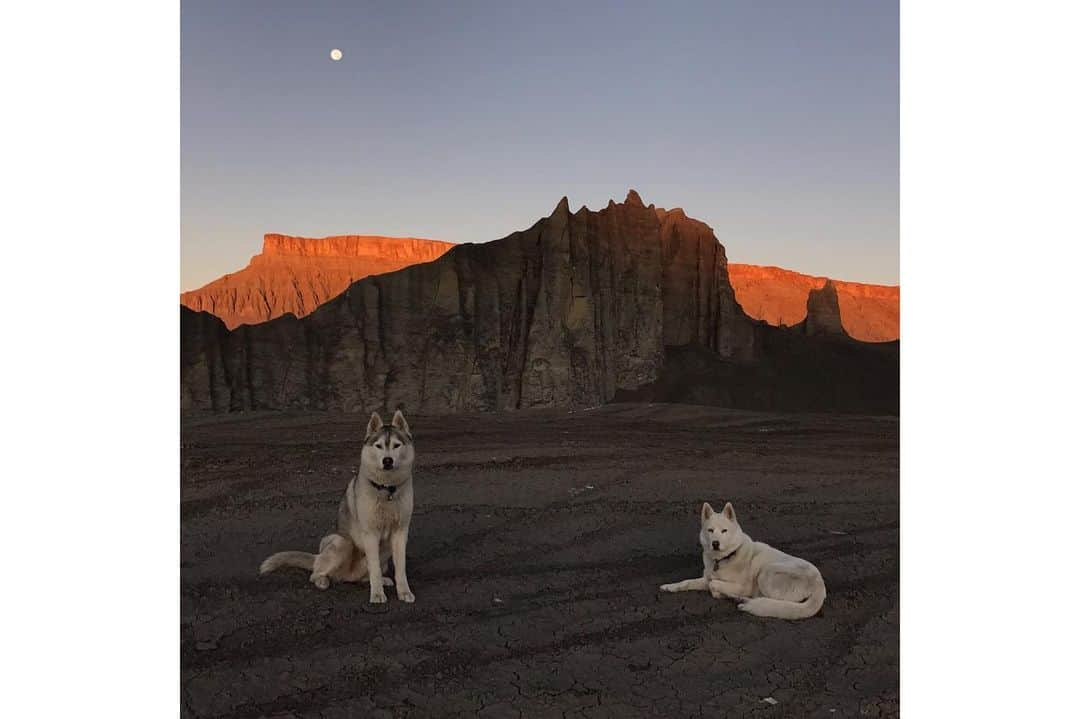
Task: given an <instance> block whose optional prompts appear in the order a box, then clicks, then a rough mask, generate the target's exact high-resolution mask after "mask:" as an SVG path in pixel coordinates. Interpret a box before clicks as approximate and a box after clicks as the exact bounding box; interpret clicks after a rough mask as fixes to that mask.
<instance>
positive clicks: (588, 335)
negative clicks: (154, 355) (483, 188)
mask: <svg viewBox="0 0 1080 719" xmlns="http://www.w3.org/2000/svg"><path fill="white" fill-rule="evenodd" d="M835 301H836V293H835V291H834V292H832V293H831V295H829V296H828V297H825V301H823V302H816V301H812V302H810V303H809V305H808V306H809V309H810V314H811V318H810V322H809V323H804V324H807V327H810V330H807V328H806V327H803V326H799V327H795V328H776V327H771V326H769V325H767V324H766V323H764V322H759V321H755V320H752V319H750V318H749V317H747V316H746V315H745V314H744V313H743V311H742V309H741V308H740V306H739V305H738V303H737V302H736V301H735V296H734V291H733V289H732V286H731V283H730V281H729V279H728V274H727V259H726V256H725V253H724V248H723V246H722V245H721V244H720V243H719V242H718V241H717V239H716V237H715V235H714V234H713V232H712V230H711V229H710V228H709V227H708V226H707V225H705V224H704V223H702V222H699V221H697V220H694V219H691V218H689V217H687V216H686V214H685V213H684V212H683V211H682V210H681V209H672V210H665V209H663V208H656V207H654V206H652V205H650V206H648V207H646V206H645V205H644V203H643V202H642V201H641V198H640V197H639V196H638V195H637V193H636V192H634V191H632V190H631V191H630V193H629V194H628V195H627V198H626V200H625V201H624V202H623V203H621V204H617V203H615V202H610V203H608V205H607V207H605V208H604V209H602V210H599V211H592V210H589V209H588V208H585V207H582V208H580V209H579V210H578V211H577V212H573V213H571V212H570V209H569V202H568V201H567V199H566V198H563V200H562V201H561V202H560V203H559V204H558V206H557V207H556V208H555V211H554V213H553V214H552V215H551V216H550V217H547V218H544V219H541V220H539V221H538V222H537V223H536V224H534V225H533V226H532V227H531V228H529V229H528V230H525V231H523V232H515V233H513V234H511V235H508V236H507V237H505V238H503V239H501V240H498V241H495V242H489V243H486V244H481V245H476V244H465V245H458V246H456V247H454V248H453V249H451V250H450V251H449V252H447V253H446V254H444V255H442V256H441V257H440V258H438V259H437V260H435V261H433V262H429V263H427V264H422V265H416V266H412V267H408V268H405V269H403V270H400V271H397V272H393V273H389V274H383V275H378V276H374V277H369V278H367V279H364V280H361V281H359V282H356V283H354V284H353V285H351V286H350V287H349V288H348V289H347V290H346V291H345V292H344V293H343V294H341V295H340V296H338V297H336V298H334V299H333V300H331V301H329V302H327V303H325V304H323V305H322V306H321V307H319V308H318V309H316V310H315V311H314V312H312V313H311V314H310V315H308V316H307V317H304V318H302V319H297V318H296V317H295V316H292V315H286V316H283V317H280V318H278V319H276V320H273V321H270V322H267V323H264V324H258V325H244V326H241V327H238V328H236V329H235V330H233V331H229V330H228V329H227V328H226V327H225V325H224V324H223V323H222V322H221V321H220V320H218V319H217V318H215V317H213V316H212V315H209V314H207V313H195V312H192V311H190V310H188V309H187V308H182V309H181V406H182V407H183V408H184V409H212V410H217V411H224V410H233V411H235V410H254V409H286V408H291V409H334V410H344V411H366V410H368V409H370V408H371V407H375V406H384V407H405V408H407V409H408V410H409V411H423V412H462V411H484V410H487V411H490V410H505V409H525V408H530V407H590V406H596V405H600V404H604V403H606V402H609V401H611V400H612V399H613V398H614V397H616V396H617V394H618V393H620V392H634V391H637V390H639V389H641V388H643V387H646V386H648V385H651V384H653V383H656V382H657V381H658V380H659V379H661V377H662V376H663V375H662V370H663V369H664V366H665V363H666V362H667V361H668V360H669V355H670V352H669V351H668V350H667V349H666V348H668V347H681V346H694V347H698V348H700V350H701V351H702V352H707V353H710V354H709V355H708V356H709V357H710V358H712V359H714V360H715V361H717V362H720V363H728V364H731V366H734V367H740V368H752V369H753V371H750V372H744V371H742V370H740V373H739V374H738V375H737V376H732V377H730V378H728V377H726V376H725V374H724V373H723V372H720V373H715V372H714V373H705V374H701V375H700V376H701V377H702V379H703V381H705V380H707V381H708V382H711V383H713V384H716V385H717V387H716V391H715V392H712V395H711V396H713V397H716V398H717V400H716V401H717V402H721V401H723V403H725V404H728V406H734V407H741V406H746V405H744V404H743V402H744V401H746V400H745V399H744V398H745V397H752V398H754V399H753V404H752V405H750V406H751V407H753V408H768V407H770V406H774V405H768V404H765V406H764V407H763V406H762V403H767V402H769V401H775V400H769V399H768V398H769V397H774V398H776V397H781V396H782V395H784V394H787V393H789V392H790V388H791V387H797V388H803V389H807V388H806V387H804V385H805V384H806V383H812V384H813V385H817V386H824V387H830V386H832V385H835V384H836V383H838V382H845V383H846V382H847V381H848V380H847V379H846V378H845V377H846V375H848V374H850V373H851V372H852V369H853V368H855V369H856V370H858V371H857V372H856V374H860V375H866V376H867V377H868V378H869V379H867V381H866V384H868V385H871V384H872V385H874V386H875V387H876V388H877V391H880V392H884V393H887V392H890V391H891V392H892V393H893V394H895V395H898V394H899V391H898V389H899V373H898V371H897V372H892V371H891V367H885V368H884V369H883V365H882V363H881V362H880V361H879V360H878V359H877V358H878V353H879V350H873V349H870V348H871V346H870V345H865V344H863V343H858V342H855V341H853V340H850V339H846V338H845V341H846V342H848V343H849V344H848V346H847V348H846V349H844V350H843V352H840V351H838V350H833V349H828V346H827V345H825V344H822V343H820V342H812V341H809V340H812V339H813V337H811V336H808V335H815V334H818V330H819V328H820V327H823V328H825V329H824V330H822V331H825V332H830V331H833V330H834V329H835V328H836V327H839V323H838V321H835V320H834V318H832V317H831V315H832V314H834V313H838V311H839V310H838V309H836V307H835ZM819 315H820V320H821V321H820V322H817V321H816V320H815V319H814V318H815V317H818V316H819ZM837 316H838V315H837ZM839 333H840V337H841V338H844V336H843V330H842V328H840V330H839ZM823 348H825V349H823ZM778 353H780V354H784V353H791V354H792V356H793V357H797V358H799V361H800V362H809V363H810V365H811V366H813V367H816V368H817V374H816V375H815V376H813V377H808V376H807V375H806V373H803V372H799V373H792V374H790V376H789V375H788V374H787V370H788V369H789V368H794V369H799V368H798V367H794V366H793V365H791V363H790V361H789V360H785V359H784V358H782V357H779V356H778ZM819 355H820V356H819ZM841 360H842V361H841ZM886 364H887V363H886ZM744 381H749V382H750V383H751V386H752V387H754V388H755V389H754V391H753V392H749V393H748V392H745V391H742V390H739V391H734V390H732V389H731V387H730V385H731V383H732V382H744ZM725 388H727V389H726V390H725ZM706 394H708V392H706ZM803 394H805V395H807V396H809V397H812V398H813V401H811V402H809V406H810V407H812V408H814V409H820V410H829V411H832V410H839V411H867V410H866V409H865V407H866V405H867V404H870V405H874V406H876V405H877V403H875V402H869V403H868V402H867V400H866V399H865V398H864V397H862V396H858V392H857V391H855V392H854V393H853V392H849V391H846V390H845V391H818V390H810V389H807V391H806V392H804V393H803ZM724 398H728V399H724ZM785 401H786V400H785ZM729 403H730V404H729Z"/></svg>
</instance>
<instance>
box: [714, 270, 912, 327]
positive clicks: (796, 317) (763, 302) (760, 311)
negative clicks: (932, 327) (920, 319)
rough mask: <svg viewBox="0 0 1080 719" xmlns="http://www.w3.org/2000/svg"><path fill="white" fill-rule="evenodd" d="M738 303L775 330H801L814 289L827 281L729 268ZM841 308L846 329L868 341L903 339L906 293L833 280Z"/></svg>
mask: <svg viewBox="0 0 1080 719" xmlns="http://www.w3.org/2000/svg"><path fill="white" fill-rule="evenodd" d="M728 276H729V277H730V278H731V285H732V287H733V288H734V289H735V299H736V300H738V302H739V304H740V305H741V306H742V308H743V311H744V312H746V314H748V315H750V316H751V317H753V318H754V319H759V320H765V321H766V322H768V323H769V324H772V325H782V324H783V325H787V326H792V325H796V324H798V323H800V322H802V321H803V320H805V319H806V301H807V296H808V294H809V292H810V290H816V289H821V288H822V287H824V285H825V281H826V278H824V277H812V276H810V275H803V274H800V273H798V272H792V271H791V270H785V269H781V268H779V267H761V266H758V265H741V264H735V263H730V264H728ZM832 284H833V286H834V287H835V288H836V294H837V297H838V299H839V303H840V319H841V323H842V324H843V327H844V330H845V331H846V332H847V333H848V334H849V335H851V336H852V337H854V338H855V339H857V340H862V341H863V342H886V341H891V340H895V339H899V338H900V288H899V287H890V286H886V285H867V284H860V283H857V282H841V281H839V280H832Z"/></svg>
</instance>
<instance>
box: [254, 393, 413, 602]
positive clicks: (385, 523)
mask: <svg viewBox="0 0 1080 719" xmlns="http://www.w3.org/2000/svg"><path fill="white" fill-rule="evenodd" d="M413 457H414V450H413V439H412V433H411V432H410V431H409V423H408V422H406V421H405V416H404V415H403V414H401V410H398V411H397V412H395V413H394V418H393V420H392V421H391V422H390V424H389V425H384V424H383V421H382V418H381V417H380V416H379V414H378V413H377V412H376V413H373V414H372V415H371V420H370V421H369V422H368V425H367V435H366V437H365V438H364V448H363V450H362V451H361V454H360V472H359V473H358V474H357V476H356V477H354V478H353V480H352V481H351V482H349V486H348V488H347V489H346V490H345V497H344V498H343V499H342V500H341V505H340V506H339V508H338V524H337V532H335V533H333V534H328V535H326V536H325V537H323V539H322V541H321V542H320V543H319V553H318V554H310V553H308V552H278V553H277V554H274V555H271V556H269V557H267V558H266V560H265V561H264V562H263V563H262V566H260V567H259V573H260V574H266V573H267V572H272V571H274V570H275V569H277V568H278V567H299V568H301V569H307V570H309V571H310V572H311V577H310V581H311V583H312V584H314V585H315V586H316V587H318V588H319V589H326V588H327V587H329V586H330V580H331V579H335V580H337V581H340V582H358V581H366V582H369V583H370V584H371V597H370V599H371V602H372V603H373V604H382V603H384V602H386V592H385V591H384V590H383V587H384V586H390V585H391V584H394V585H395V586H396V587H397V595H398V599H400V600H401V601H403V602H414V601H416V597H415V596H414V595H413V593H412V590H411V589H409V580H408V579H407V578H406V576H405V544H406V543H407V542H408V540H409V522H410V521H411V519H412V512H413V488H412V465H413ZM388 542H389V547H387V543H388ZM391 557H393V559H394V581H393V582H391V581H390V580H389V579H384V578H383V572H385V571H386V568H387V564H388V562H387V560H388V559H390V558H391Z"/></svg>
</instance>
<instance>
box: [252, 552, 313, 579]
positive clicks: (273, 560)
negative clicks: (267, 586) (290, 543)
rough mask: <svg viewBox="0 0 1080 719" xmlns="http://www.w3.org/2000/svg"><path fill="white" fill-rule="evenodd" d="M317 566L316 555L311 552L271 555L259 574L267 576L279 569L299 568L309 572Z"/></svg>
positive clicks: (261, 565) (265, 560) (264, 561)
mask: <svg viewBox="0 0 1080 719" xmlns="http://www.w3.org/2000/svg"><path fill="white" fill-rule="evenodd" d="M314 566H315V555H314V554H312V553H310V552H278V553H277V554H271V555H270V556H269V557H267V558H266V559H264V560H263V563H262V564H260V565H259V574H267V573H268V572H272V571H274V570H275V569H277V568H278V567H298V568H300V569H306V570H308V571H309V572H310V571H311V570H312V568H314Z"/></svg>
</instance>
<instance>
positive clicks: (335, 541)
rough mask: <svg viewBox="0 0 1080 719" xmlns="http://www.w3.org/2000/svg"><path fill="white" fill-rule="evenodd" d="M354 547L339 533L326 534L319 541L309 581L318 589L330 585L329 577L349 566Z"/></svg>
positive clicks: (335, 575) (336, 574)
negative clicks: (317, 552)
mask: <svg viewBox="0 0 1080 719" xmlns="http://www.w3.org/2000/svg"><path fill="white" fill-rule="evenodd" d="M354 551H356V547H355V546H354V545H353V543H352V542H351V541H350V540H349V539H348V538H346V537H343V536H341V535H340V534H328V535H326V536H325V537H323V538H322V541H321V542H319V554H318V555H317V556H316V557H315V564H314V566H313V567H312V568H311V583H312V584H314V585H315V586H316V587H318V588H319V589H326V588H327V587H329V586H330V577H332V576H333V577H335V578H337V576H338V575H339V574H340V570H341V569H342V568H344V567H348V566H349V560H350V559H351V558H352V554H353V552H354Z"/></svg>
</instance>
